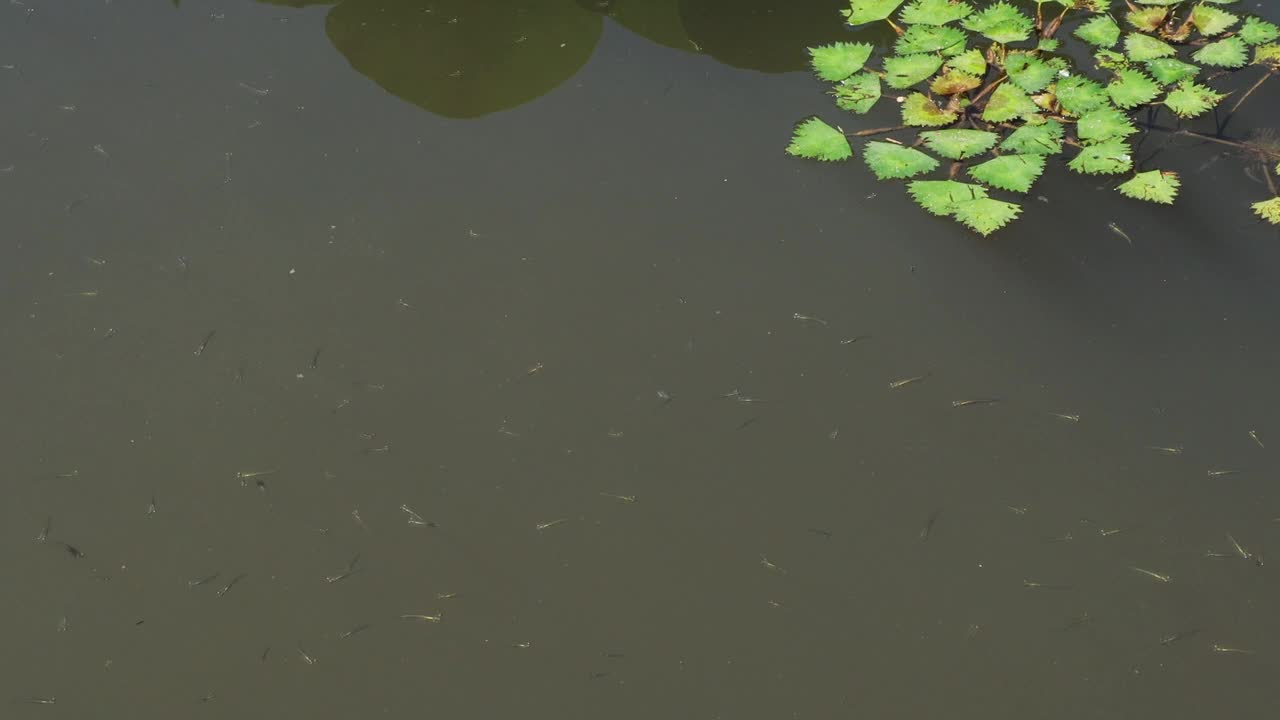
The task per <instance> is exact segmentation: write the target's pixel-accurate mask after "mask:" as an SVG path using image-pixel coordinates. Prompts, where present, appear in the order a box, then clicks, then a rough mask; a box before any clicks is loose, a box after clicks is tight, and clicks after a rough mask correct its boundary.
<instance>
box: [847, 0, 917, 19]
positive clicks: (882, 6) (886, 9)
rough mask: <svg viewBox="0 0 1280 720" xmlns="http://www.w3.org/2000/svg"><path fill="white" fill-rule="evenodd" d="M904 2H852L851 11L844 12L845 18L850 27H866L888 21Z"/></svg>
mask: <svg viewBox="0 0 1280 720" xmlns="http://www.w3.org/2000/svg"><path fill="white" fill-rule="evenodd" d="M903 2H904V0H852V2H851V3H850V6H849V9H848V10H846V11H844V16H845V19H846V20H847V21H848V22H849V24H850V25H865V24H866V23H869V22H875V21H877V20H885V19H887V18H888V17H889V16H890V15H892V14H893V11H894V10H897V9H898V6H900V5H902V3H903Z"/></svg>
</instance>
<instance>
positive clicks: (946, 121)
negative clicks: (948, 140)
mask: <svg viewBox="0 0 1280 720" xmlns="http://www.w3.org/2000/svg"><path fill="white" fill-rule="evenodd" d="M956 116H957V111H956V110H954V109H950V108H939V107H938V105H937V104H936V103H934V102H933V101H932V100H930V99H929V98H928V97H926V96H925V95H924V94H922V93H918V92H914V93H911V94H910V95H908V96H907V99H906V100H904V101H903V103H902V124H903V125H906V126H908V127H942V126H943V125H950V124H951V123H953V122H955V121H956Z"/></svg>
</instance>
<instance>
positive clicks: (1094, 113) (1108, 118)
mask: <svg viewBox="0 0 1280 720" xmlns="http://www.w3.org/2000/svg"><path fill="white" fill-rule="evenodd" d="M1136 132H1138V128H1136V127H1134V126H1133V123H1132V122H1130V120H1129V116H1128V115H1127V114H1125V113H1122V112H1120V111H1119V110H1116V109H1115V108H1113V107H1102V108H1098V109H1097V110H1090V111H1089V112H1087V113H1085V114H1084V115H1081V116H1080V119H1079V120H1078V121H1076V136H1077V137H1079V138H1080V139H1081V140H1082V141H1084V142H1102V141H1103V140H1111V139H1112V138H1127V137H1129V136H1130V135H1132V134H1134V133H1136Z"/></svg>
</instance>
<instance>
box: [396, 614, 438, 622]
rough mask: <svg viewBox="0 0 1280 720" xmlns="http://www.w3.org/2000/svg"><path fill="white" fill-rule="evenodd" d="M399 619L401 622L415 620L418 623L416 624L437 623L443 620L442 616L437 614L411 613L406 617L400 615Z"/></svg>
mask: <svg viewBox="0 0 1280 720" xmlns="http://www.w3.org/2000/svg"><path fill="white" fill-rule="evenodd" d="M400 619H401V620H416V621H418V622H424V623H438V622H440V621H441V620H443V619H444V615H443V614H437V615H415V614H412V613H411V614H408V615H401V616H400Z"/></svg>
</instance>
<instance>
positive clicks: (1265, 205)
mask: <svg viewBox="0 0 1280 720" xmlns="http://www.w3.org/2000/svg"><path fill="white" fill-rule="evenodd" d="M1250 207H1252V208H1253V211H1254V212H1256V213H1258V217H1260V218H1262V219H1263V220H1266V221H1267V222H1269V223H1271V224H1272V225H1280V197H1273V198H1271V199H1270V200H1263V201H1262V202H1256V203H1254V204H1253V205H1251V206H1250Z"/></svg>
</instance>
